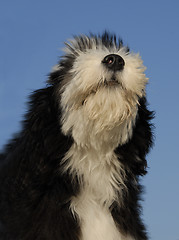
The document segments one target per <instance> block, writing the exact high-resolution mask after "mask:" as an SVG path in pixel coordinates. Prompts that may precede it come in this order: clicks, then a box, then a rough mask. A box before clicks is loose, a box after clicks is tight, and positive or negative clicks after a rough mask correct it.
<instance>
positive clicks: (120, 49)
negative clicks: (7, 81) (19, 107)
mask: <svg viewBox="0 0 179 240" xmlns="http://www.w3.org/2000/svg"><path fill="white" fill-rule="evenodd" d="M65 45H66V46H65V49H64V51H65V54H64V56H62V57H61V58H60V61H59V63H58V64H57V65H56V66H55V67H54V69H53V71H52V72H51V73H50V74H49V78H48V82H47V86H46V87H45V88H44V89H40V90H37V91H35V92H34V93H33V94H32V95H31V97H30V101H29V104H28V107H29V108H28V112H27V113H26V115H25V117H24V120H23V122H22V128H21V131H20V132H19V133H18V134H17V135H16V136H15V137H14V138H13V140H11V141H10V142H9V143H8V144H7V146H6V147H5V148H4V150H3V151H2V152H1V155H0V159H1V172H0V189H1V190H0V239H1V240H146V239H148V236H147V235H148V234H147V231H146V228H145V226H144V224H143V222H142V220H141V206H140V200H141V194H142V186H141V184H140V176H143V175H145V174H146V172H147V161H146V154H147V153H148V152H149V150H150V148H151V146H152V143H153V134H152V132H153V131H152V123H151V120H152V118H153V115H154V114H153V112H152V111H149V109H148V106H147V101H146V90H145V89H146V84H147V82H148V78H147V77H146V75H145V69H146V68H145V66H144V65H143V61H142V59H141V57H140V56H139V54H135V53H133V52H130V50H129V47H126V46H124V44H123V42H122V40H121V39H120V38H119V39H118V38H117V37H116V35H115V34H111V33H108V32H104V33H103V34H102V35H93V34H89V35H80V36H75V37H74V39H72V40H69V41H68V42H67V43H65Z"/></svg>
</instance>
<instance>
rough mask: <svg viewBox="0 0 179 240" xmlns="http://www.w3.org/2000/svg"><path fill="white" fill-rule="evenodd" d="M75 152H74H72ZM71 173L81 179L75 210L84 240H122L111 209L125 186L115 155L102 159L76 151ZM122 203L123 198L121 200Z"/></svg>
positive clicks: (111, 154) (73, 201)
mask: <svg viewBox="0 0 179 240" xmlns="http://www.w3.org/2000/svg"><path fill="white" fill-rule="evenodd" d="M71 151H72V150H71ZM73 153H75V154H73V155H72V157H71V160H70V162H71V167H70V168H71V170H73V171H74V172H76V174H77V175H78V177H79V179H80V193H79V195H78V196H76V197H74V198H73V199H72V200H71V210H72V212H73V213H74V214H76V215H77V216H78V219H79V222H80V228H81V239H80V240H94V239H95V240H122V239H126V238H123V237H122V235H121V234H120V232H119V231H118V229H117V227H116V225H115V222H114V220H113V218H112V216H111V213H110V210H109V207H110V206H111V204H112V202H113V201H115V200H117V199H118V200H117V201H118V202H119V204H120V199H119V196H120V192H122V191H121V190H122V189H123V188H124V187H125V186H124V173H123V170H122V166H121V165H120V163H119V161H117V156H116V155H115V154H114V153H113V152H110V153H108V154H107V153H106V154H105V155H100V156H99V155H98V154H95V153H94V152H91V153H89V152H88V154H87V153H83V154H82V153H78V152H77V151H76V152H75V151H74V149H73ZM121 201H122V196H121Z"/></svg>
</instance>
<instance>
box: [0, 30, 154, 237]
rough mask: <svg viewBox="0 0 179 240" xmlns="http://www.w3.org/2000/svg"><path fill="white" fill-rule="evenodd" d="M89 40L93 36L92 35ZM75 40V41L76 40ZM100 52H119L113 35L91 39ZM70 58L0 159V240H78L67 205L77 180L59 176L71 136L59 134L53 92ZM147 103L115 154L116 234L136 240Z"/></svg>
mask: <svg viewBox="0 0 179 240" xmlns="http://www.w3.org/2000/svg"><path fill="white" fill-rule="evenodd" d="M93 37H94V35H93ZM76 38H77V37H76ZM100 38H101V39H102V42H103V44H104V46H106V47H111V46H113V45H115V46H118V47H119V48H120V47H121V45H122V41H121V40H119V41H118V42H117V40H116V37H115V36H114V35H109V34H107V33H105V34H104V35H103V36H102V37H99V36H98V37H95V39H96V42H98V41H99V39H100ZM85 41H86V40H85V38H82V37H79V38H78V47H79V48H80V49H83V50H84V49H86V48H87V47H88V48H89V47H90V43H89V42H85ZM74 60H75V57H74V55H73V54H71V55H70V54H69V55H67V56H65V57H64V58H63V59H62V60H61V61H60V63H59V64H60V66H61V67H62V68H61V69H60V70H58V71H56V72H55V73H52V74H51V75H50V77H49V81H48V84H49V85H48V86H47V87H46V88H44V89H41V90H38V91H36V92H34V93H33V94H32V96H31V100H30V102H29V110H28V113H27V114H26V116H25V120H24V122H23V124H22V130H21V131H20V133H19V134H18V135H17V136H16V137H15V138H14V139H13V140H12V141H11V142H10V143H9V144H8V145H7V146H6V148H5V149H4V150H3V151H2V153H1V155H0V160H1V162H0V164H1V171H0V239H1V240H57V239H58V240H79V236H80V227H79V224H78V221H77V218H75V216H73V215H72V213H71V212H70V210H69V204H70V199H71V197H72V196H75V195H77V194H78V192H79V183H78V179H74V178H73V179H72V178H71V176H70V174H69V173H68V172H66V173H63V172H62V171H61V169H62V166H61V159H62V158H63V156H64V155H65V153H66V152H67V151H68V149H69V148H70V146H71V145H72V143H73V139H72V138H71V136H64V135H63V133H62V132H61V126H60V121H59V120H60V118H61V112H60V111H61V110H60V108H59V99H58V96H57V88H59V86H60V84H61V83H62V82H63V79H64V76H65V75H66V74H67V73H68V72H69V69H70V68H71V67H72V65H73V62H74ZM151 119H152V112H150V111H149V110H147V107H146V100H145V99H144V98H143V99H141V100H140V107H139V111H138V116H137V122H136V126H135V128H134V132H133V136H132V138H131V140H130V141H129V142H128V143H126V144H125V145H123V146H118V148H117V149H116V150H115V152H116V154H117V155H118V156H119V161H121V162H122V163H123V165H124V166H125V171H126V175H127V178H126V186H127V188H128V192H124V194H123V195H124V200H123V205H121V206H120V207H119V205H118V204H117V203H116V202H114V203H113V204H112V206H111V213H112V216H113V218H114V220H115V222H116V224H117V226H118V227H119V229H120V231H122V232H123V233H124V234H125V233H130V234H131V235H132V236H134V237H135V239H138V240H145V239H147V236H146V231H145V227H144V225H143V224H142V222H141V219H140V206H139V200H140V195H141V191H142V190H141V186H140V183H139V176H140V175H144V174H145V173H146V167H147V162H146V159H145V156H146V154H147V153H148V151H149V148H150V147H151V145H152V133H151V125H150V120H151Z"/></svg>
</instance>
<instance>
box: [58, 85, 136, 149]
mask: <svg viewBox="0 0 179 240" xmlns="http://www.w3.org/2000/svg"><path fill="white" fill-rule="evenodd" d="M62 100H64V99H62ZM63 106H64V105H63ZM137 110H138V97H137V96H136V95H133V94H132V93H131V94H130V93H129V92H127V93H125V91H123V90H122V91H120V89H119V88H118V87H112V88H106V87H103V88H100V89H99V90H98V91H97V92H96V93H92V94H90V95H88V96H87V97H86V99H85V101H84V102H83V104H82V103H81V105H79V106H78V107H76V106H73V107H71V108H70V109H69V108H68V107H66V108H64V110H63V111H64V113H63V122H62V130H63V132H64V134H66V135H68V134H71V135H72V137H73V139H74V140H75V142H76V143H77V145H79V146H86V147H94V148H95V149H98V150H100V151H103V150H104V151H108V149H114V148H115V147H117V146H118V145H119V144H124V143H125V142H126V141H127V140H129V139H130V137H131V136H132V129H133V125H134V124H135V119H136V114H137ZM74 119H75V121H74Z"/></svg>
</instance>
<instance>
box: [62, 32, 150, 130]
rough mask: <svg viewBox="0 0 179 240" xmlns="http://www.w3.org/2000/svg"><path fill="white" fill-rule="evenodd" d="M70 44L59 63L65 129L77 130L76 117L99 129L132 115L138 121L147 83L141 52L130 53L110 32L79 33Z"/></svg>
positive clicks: (117, 123)
mask: <svg viewBox="0 0 179 240" xmlns="http://www.w3.org/2000/svg"><path fill="white" fill-rule="evenodd" d="M66 45H67V47H66V49H65V51H66V53H67V54H66V56H65V57H64V59H63V60H62V61H61V62H60V65H59V71H61V72H63V81H62V85H61V88H60V94H61V107H62V109H63V110H64V111H63V112H64V117H63V130H64V132H65V133H67V132H69V131H72V132H73V130H74V128H75V126H76V125H77V123H75V122H76V121H78V122H80V123H81V125H82V121H83V122H85V124H88V127H90V126H91V127H92V128H93V129H96V130H95V133H97V132H101V131H103V130H104V129H108V130H109V129H113V128H115V127H116V126H119V125H121V124H123V123H124V122H125V121H126V120H128V119H129V118H130V119H132V120H131V121H133V122H134V121H135V118H136V114H137V108H138V100H139V98H141V97H143V96H144V95H145V86H146V83H147V78H146V76H145V74H144V71H145V67H144V66H143V62H142V60H141V58H140V56H139V54H134V53H130V52H129V49H128V48H127V47H124V46H123V44H122V42H121V41H120V40H119V41H118V42H117V41H116V38H115V36H109V35H108V34H106V33H105V34H104V35H103V36H102V37H95V36H91V37H87V36H82V37H76V38H75V39H74V40H72V41H70V43H69V44H66ZM81 118H83V120H82V119H81ZM91 122H92V123H93V125H90V126H89V123H90V124H92V123H91ZM128 124H129V123H128ZM83 125H84V123H83ZM84 129H85V128H84Z"/></svg>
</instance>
